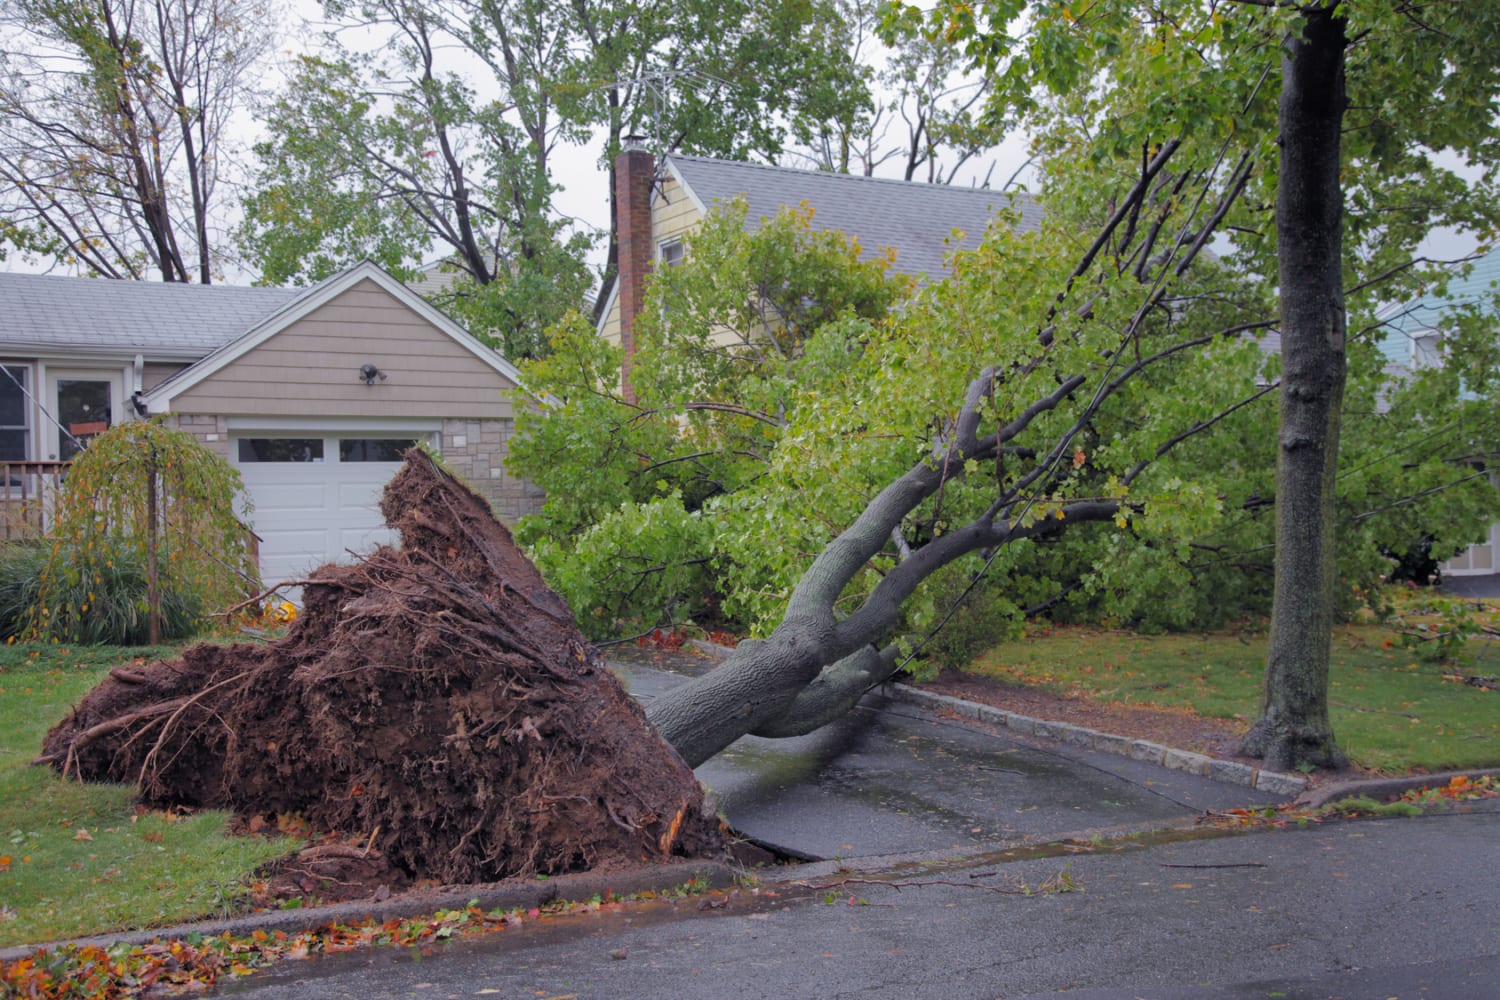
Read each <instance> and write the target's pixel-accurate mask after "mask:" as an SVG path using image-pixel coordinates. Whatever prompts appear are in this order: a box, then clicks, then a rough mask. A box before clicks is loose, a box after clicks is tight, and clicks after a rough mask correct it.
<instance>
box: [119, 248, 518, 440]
mask: <svg viewBox="0 0 1500 1000" xmlns="http://www.w3.org/2000/svg"><path fill="white" fill-rule="evenodd" d="M361 281H372V282H374V283H375V284H376V285H377V286H379V287H380V288H381V289H382V290H384V291H385V292H387V293H388V294H390V295H391V297H392V298H394V299H396V300H397V301H398V302H400V303H401V304H402V305H404V306H406V307H407V308H409V309H411V310H412V311H413V312H415V313H416V314H417V315H419V316H421V317H422V318H423V319H425V320H426V321H427V322H429V323H431V324H432V325H433V326H434V327H436V328H437V329H438V330H439V331H441V332H442V333H445V334H447V335H448V336H449V337H450V338H451V339H452V340H453V341H454V342H455V343H457V344H458V345H459V346H460V347H462V348H464V349H465V350H467V351H468V352H469V353H470V354H472V355H474V357H476V358H478V359H479V360H480V361H482V362H484V363H485V364H486V365H488V366H489V367H490V368H492V369H494V370H495V371H496V372H498V373H500V374H501V375H503V376H504V377H505V378H507V379H509V380H510V381H511V382H513V383H514V384H515V385H516V387H517V388H518V389H520V390H521V391H522V392H525V387H524V386H523V385H522V384H521V373H520V372H519V371H517V370H516V367H515V366H514V365H512V364H511V363H510V362H509V361H506V360H505V359H504V358H502V357H501V356H500V355H499V354H496V353H495V352H494V351H492V350H490V349H489V348H488V347H486V346H484V345H483V344H481V343H480V342H479V340H478V339H477V338H475V337H474V336H473V335H472V334H470V333H469V332H468V331H467V330H465V329H464V328H463V327H461V326H459V325H458V324H457V323H455V322H454V321H453V320H451V319H449V318H448V317H447V316H446V315H444V314H443V313H442V312H441V311H440V310H438V309H436V308H435V307H433V306H432V304H431V303H429V302H427V301H426V300H425V299H423V298H422V297H421V296H419V295H417V294H416V293H415V292H413V291H412V290H411V289H410V288H408V287H406V286H405V285H403V284H402V283H401V282H399V281H397V280H396V279H395V278H393V277H391V275H390V274H388V273H387V272H386V271H385V270H384V269H383V268H381V267H379V266H378V265H376V264H373V263H371V262H370V261H367V260H366V261H361V262H360V263H358V264H355V265H354V266H353V267H351V268H349V269H348V270H346V271H344V272H342V273H341V274H337V275H334V276H333V277H332V278H329V279H328V280H327V281H324V282H322V283H321V284H318V285H314V286H313V287H312V288H310V289H308V291H307V292H306V293H305V294H303V295H300V296H298V297H297V298H296V299H293V300H292V301H291V302H290V303H288V304H287V305H285V306H283V307H282V308H281V309H279V310H277V311H276V312H275V313H272V314H271V316H270V317H268V318H267V319H264V320H262V321H261V322H259V323H257V324H256V325H255V326H253V327H251V328H250V329H249V330H248V331H246V332H245V333H244V334H242V335H241V336H239V337H237V338H236V339H235V340H233V341H231V342H230V343H228V344H226V345H224V346H223V347H221V348H219V349H218V350H217V351H214V352H213V353H212V354H209V355H208V356H207V357H204V358H203V359H202V360H200V361H198V362H197V363H196V364H193V365H191V366H190V367H188V368H184V369H183V370H182V371H180V372H177V373H176V374H174V375H173V376H172V377H170V378H168V379H167V380H166V381H165V382H162V383H161V384H160V385H158V386H157V387H156V388H154V389H152V390H151V391H150V392H148V393H146V396H145V399H146V404H147V405H148V406H150V407H151V408H152V410H153V411H156V412H165V413H170V412H171V409H172V400H173V399H175V398H176V397H177V396H179V395H181V394H182V393H184V392H186V391H187V390H189V389H191V388H193V387H194V386H196V385H198V384H199V383H200V382H202V381H203V380H204V379H206V378H208V377H209V376H211V375H214V374H215V373H217V372H219V371H222V370H223V369H224V368H226V367H228V366H229V365H231V364H233V363H234V362H236V361H238V360H239V359H240V358H242V357H244V356H245V355H246V354H248V353H250V352H251V351H253V350H254V349H255V348H257V347H259V346H260V345H261V344H264V343H265V342H266V341H268V340H270V339H271V338H272V337H274V336H276V334H278V333H280V332H281V331H282V330H285V329H286V328H287V327H289V326H291V325H292V324H293V323H296V322H297V321H298V320H300V319H303V318H304V317H306V316H308V315H309V314H311V313H312V312H314V311H315V310H317V309H319V308H321V307H323V306H325V305H327V304H328V303H329V302H331V301H332V300H333V299H334V298H336V297H337V296H339V295H342V294H343V293H344V292H347V291H348V290H349V289H351V288H353V287H354V286H355V285H357V284H359V283H360V282H361ZM528 395H529V394H528Z"/></svg>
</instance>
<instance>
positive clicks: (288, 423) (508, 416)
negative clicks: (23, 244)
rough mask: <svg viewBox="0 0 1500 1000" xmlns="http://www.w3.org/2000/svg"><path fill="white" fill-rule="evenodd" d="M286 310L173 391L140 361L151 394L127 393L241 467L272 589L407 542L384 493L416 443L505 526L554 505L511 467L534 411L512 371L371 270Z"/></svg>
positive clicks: (202, 307) (366, 266) (252, 327)
mask: <svg viewBox="0 0 1500 1000" xmlns="http://www.w3.org/2000/svg"><path fill="white" fill-rule="evenodd" d="M208 287H210V288H212V287H215V286H208ZM237 301H238V300H236V299H235V298H234V297H233V296H230V297H228V298H226V297H224V296H221V295H220V296H214V297H212V298H209V297H200V298H195V299H194V300H193V301H192V303H188V304H184V306H183V308H186V306H187V305H191V306H192V308H193V310H194V312H193V313H192V314H191V315H193V316H196V315H208V314H210V313H211V312H212V311H213V309H214V308H221V309H222V310H224V311H232V310H233V307H234V305H235V303H236V302H237ZM256 301H257V302H258V301H259V299H257V300H256ZM278 302H279V304H277V303H271V304H270V305H269V306H268V308H271V309H272V311H271V312H270V313H267V312H265V310H264V309H262V310H261V311H259V312H258V313H256V314H255V315H254V316H253V317H249V316H247V317H245V326H244V328H243V332H241V333H240V334H239V335H237V336H235V337H233V338H232V339H230V340H228V341H227V342H224V343H223V344H222V346H220V347H219V348H217V349H215V350H213V351H212V352H211V353H209V354H206V355H204V356H202V357H200V358H199V359H198V360H197V361H195V362H193V363H192V364H190V365H188V366H187V367H185V368H181V369H179V370H176V371H173V372H171V373H170V374H169V375H167V376H166V377H165V378H161V381H153V379H154V378H160V377H161V375H162V372H161V370H160V369H159V368H158V369H153V368H152V366H151V365H150V364H149V363H148V362H147V361H146V359H145V358H144V357H141V358H137V359H136V364H135V366H134V367H132V368H131V369H130V374H131V377H132V378H133V379H135V380H137V382H138V384H140V385H141V387H142V391H141V393H139V394H138V395H134V396H131V397H123V398H130V399H131V400H132V402H133V404H134V406H133V407H132V408H133V409H134V410H135V411H136V412H138V413H143V414H145V413H149V414H151V415H153V416H155V415H161V417H162V418H163V419H165V420H166V421H167V422H168V423H169V425H170V426H173V427H175V428H176V429H178V430H180V431H183V432H184V433H187V434H190V435H192V437H193V438H194V439H195V440H197V441H198V442H199V443H201V444H202V445H203V446H204V447H205V448H207V449H208V450H210V451H212V452H213V453H214V454H216V455H218V456H219V457H220V458H222V459H224V460H225V461H226V462H228V463H229V464H231V465H232V466H234V467H235V468H236V469H237V470H238V471H239V473H240V476H241V478H242V480H243V482H244V485H245V490H246V493H247V494H248V499H249V500H250V502H251V503H252V504H254V511H253V512H252V513H251V515H250V526H251V527H252V528H253V529H254V531H255V533H256V534H257V535H259V536H260V539H261V541H260V557H261V558H260V563H261V567H260V568H261V578H262V580H263V581H264V582H265V583H266V584H267V585H268V586H269V585H271V584H274V583H277V582H279V581H283V580H298V579H302V578H304V577H306V576H307V573H308V571H309V570H312V569H315V568H317V567H318V566H322V565H324V564H326V563H329V562H349V561H351V560H352V559H354V558H355V556H354V555H353V553H364V552H368V551H370V550H371V549H372V548H374V547H375V546H377V545H380V544H382V543H388V542H393V541H395V539H394V538H393V537H392V536H391V533H390V532H389V531H388V530H387V529H386V528H385V527H384V524H383V521H382V518H381V516H380V510H379V503H380V494H381V491H382V489H383V488H384V487H385V484H386V483H387V482H389V481H390V478H391V476H392V475H393V474H394V473H395V472H396V470H397V469H398V468H400V464H401V455H402V453H403V452H404V451H406V449H407V448H409V447H411V445H412V444H413V443H418V444H424V445H427V446H430V447H432V448H434V449H436V450H438V451H440V452H441V454H442V458H443V463H444V465H445V466H446V467H447V468H448V469H449V470H450V471H451V472H453V473H454V474H455V475H457V476H459V477H461V479H462V480H463V482H464V483H465V485H467V486H468V487H469V488H470V489H472V490H474V492H476V493H477V494H479V495H480V496H481V497H483V498H484V499H485V501H486V502H488V503H489V504H490V507H491V509H492V510H493V511H494V513H495V514H496V515H497V516H498V517H501V518H504V519H506V520H511V521H513V520H515V519H516V518H519V517H523V516H525V515H526V514H528V513H531V512H533V511H535V510H537V509H539V508H540V505H541V502H542V495H541V492H540V491H539V490H537V489H536V487H534V486H532V485H531V484H530V483H527V482H526V481H524V480H522V479H520V478H518V477H516V476H514V475H512V474H511V473H510V472H509V471H508V470H507V468H506V464H505V462H506V457H507V455H508V452H509V447H510V441H511V438H512V436H513V435H514V433H515V422H514V418H515V411H516V409H517V408H518V407H529V406H532V405H534V404H535V401H533V400H531V399H530V397H529V396H527V394H526V393H525V391H524V390H522V389H521V387H520V373H519V372H518V371H516V369H515V368H514V367H513V366H512V365H511V364H510V362H508V361H506V360H505V359H504V358H502V357H501V356H500V355H498V354H496V353H495V352H494V351H493V350H491V349H490V348H489V347H487V346H485V345H484V344H482V343H480V342H479V340H477V339H476V338H475V337H474V336H472V335H471V334H469V333H468V331H466V330H464V329H463V327H461V326H459V325H458V324H457V323H455V322H453V320H451V319H450V318H448V317H447V316H444V315H443V314H442V313H441V312H440V311H438V310H437V309H435V308H433V306H432V305H431V303H428V302H426V301H425V300H423V299H422V298H421V296H419V295H417V294H416V293H415V292H413V291H412V290H411V289H410V288H407V287H406V286H405V285H403V284H402V283H401V282H399V281H397V280H396V279H395V278H394V277H392V276H391V275H390V274H388V273H386V272H385V271H382V270H381V269H380V268H378V267H376V266H375V265H374V264H371V263H369V262H368V261H366V262H364V263H361V264H357V265H355V266H354V267H352V268H350V269H349V270H347V271H345V272H343V273H341V274H339V275H336V276H334V277H332V278H329V279H328V280H327V281H324V282H322V283H321V284H318V285H314V286H312V287H310V288H308V289H306V290H305V291H303V292H300V293H297V294H295V296H294V297H293V298H292V299H291V300H289V301H288V300H285V299H280V300H278ZM170 304H171V303H170V302H169V303H167V305H170ZM163 308H165V306H164V307H163ZM190 318H191V317H189V319H190ZM101 322H102V320H101ZM220 325H221V326H222V327H223V328H225V329H230V328H232V327H233V320H232V319H224V320H223V322H222V323H221V324H220ZM172 329H175V328H173V327H170V326H169V327H168V328H167V332H168V333H170V332H171V330H172ZM163 335H164V336H165V335H166V334H163ZM126 387H128V384H127V385H126V386H122V388H126Z"/></svg>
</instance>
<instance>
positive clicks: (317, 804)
mask: <svg viewBox="0 0 1500 1000" xmlns="http://www.w3.org/2000/svg"><path fill="white" fill-rule="evenodd" d="M382 511H383V512H384V514H385V516H386V519H387V521H388V523H389V524H390V525H391V526H392V527H395V528H397V529H398V530H399V531H400V533H401V543H402V544H401V547H400V549H393V548H381V549H378V550H377V551H375V552H374V553H372V554H371V555H370V556H368V557H367V558H365V559H364V560H362V561H361V562H359V563H357V564H355V565H352V566H327V567H324V568H322V569H320V570H318V571H317V572H315V573H314V574H312V577H311V578H310V579H309V580H307V581H305V583H304V586H303V599H304V602H305V607H304V611H303V613H302V614H301V615H300V616H299V617H298V619H297V621H296V622H295V623H294V624H293V625H292V626H291V628H290V629H289V631H288V634H287V635H286V636H285V637H284V638H282V639H280V640H277V641H275V642H271V643H268V644H264V645H247V644H242V645H234V646H220V645H210V644H203V645H198V646H195V647H192V648H190V649H188V650H187V651H186V652H185V653H184V655H183V657H182V659H180V660H175V661H171V662H164V663H157V664H153V665H151V666H149V667H147V668H144V669H140V670H116V671H114V672H113V674H112V676H111V677H109V678H108V679H106V680H105V681H104V682H103V683H101V684H100V685H99V686H98V687H97V688H96V689H95V690H94V691H92V692H91V693H90V694H89V695H88V696H87V697H86V698H85V699H84V700H83V702H82V703H81V704H80V705H79V706H78V707H77V709H76V710H75V711H74V712H73V713H72V714H71V715H70V716H69V717H68V718H67V719H65V720H64V721H63V722H61V723H60V724H59V725H58V726H56V727H55V728H54V729H53V730H52V731H51V732H50V733H49V734H48V736H47V739H46V742H45V744H44V746H43V752H42V757H41V758H40V759H41V760H42V761H45V762H48V763H50V764H52V766H54V767H55V768H57V769H58V770H60V771H62V772H63V773H64V774H68V775H74V776H77V777H80V778H83V779H85V780H91V781H98V780H104V781H115V782H125V783H130V784H135V785H136V786H137V787H138V789H139V794H140V798H141V800H142V801H143V802H144V803H146V804H149V805H152V806H161V807H174V806H184V805H186V806H205V807H214V808H223V809H230V810H233V811H235V812H237V813H240V814H248V815H266V814H273V815H274V814H282V813H300V814H302V815H303V816H304V817H306V819H307V820H308V821H309V822H310V823H311V824H312V825H313V826H314V827H315V828H320V829H324V830H331V831H338V832H340V833H344V834H351V835H352V834H359V835H360V836H361V838H362V839H365V838H368V842H369V843H371V844H372V845H373V846H374V847H375V848H377V849H378V850H379V851H380V852H381V853H382V854H383V855H384V856H385V857H386V859H387V860H388V861H390V862H391V863H392V864H393V865H394V866H395V867H396V868H397V869H399V870H400V871H402V872H404V873H405V874H407V875H411V876H417V877H424V878H432V879H438V880H441V881H444V882H475V881H486V880H491V879H498V878H503V877H507V876H512V875H524V874H529V873H532V872H545V873H555V872H561V871H567V870H575V869H581V868H594V867H598V866H601V865H609V864H625V863H630V864H636V863H640V862H643V861H652V860H657V859H664V858H667V857H671V856H674V855H686V856H702V855H705V854H710V853H713V852H716V851H719V850H721V849H722V848H723V844H724V838H723V835H722V831H721V828H720V826H719V822H718V819H717V817H716V816H715V815H714V814H713V812H712V810H711V809H709V808H708V807H707V806H706V805H705V800H704V796H703V792H702V789H701V787H700V786H699V785H698V782H697V781H696V779H695V778H694V777H693V774H692V772H691V771H690V770H689V769H688V768H687V767H686V766H685V765H684V764H683V762H682V760H681V759H680V758H679V757H678V756H677V755H676V754H674V753H673V752H672V751H671V750H670V749H669V748H668V747H667V746H665V745H664V744H663V743H662V742H661V741H660V740H659V739H656V738H655V737H654V735H653V734H652V732H651V727H650V726H649V724H648V723H647V722H646V720H645V717H644V715H643V714H642V712H641V709H640V708H639V706H638V705H637V704H636V703H635V701H634V700H632V699H631V698H630V697H629V695H627V694H626V693H625V691H624V689H623V688H622V687H621V686H620V684H619V682H618V681H617V680H615V679H614V677H613V676H612V675H611V674H610V673H609V672H608V671H607V670H605V669H604V668H603V666H602V664H601V663H600V661H599V659H598V655H597V653H596V652H595V651H594V649H593V647H592V646H590V645H589V644H588V642H587V641H586V640H585V639H584V638H583V637H582V636H581V635H579V633H578V631H577V629H576V628H575V627H574V624H573V619H572V615H571V614H570V612H569V611H568V607H567V604H566V603H565V602H564V601H563V600H562V599H561V598H559V597H558V596H557V595H556V594H555V593H553V592H552V591H551V590H549V589H548V588H547V586H546V585H545V584H544V583H543V581H542V579H541V577H540V575H539V574H538V573H537V572H536V569H535V567H533V566H532V565H531V563H530V562H529V561H528V560H527V559H526V558H525V556H524V555H522V554H521V552H520V551H519V550H518V549H517V548H516V547H515V545H514V544H513V543H512V541H511V538H510V533H509V532H508V531H507V530H506V529H505V528H504V527H503V526H502V525H500V524H499V523H498V522H497V521H495V519H494V518H493V517H492V516H491V514H490V512H489V508H488V506H487V505H486V504H485V503H484V501H483V500H481V499H480V498H478V497H477V496H475V495H474V494H473V493H472V492H470V491H469V490H467V489H465V488H464V487H463V486H461V485H459V484H458V483H456V482H455V481H454V480H453V479H452V477H450V476H449V475H448V474H447V473H445V472H443V471H442V470H441V469H439V468H438V467H437V466H436V464H435V463H434V462H433V461H432V459H431V458H430V457H428V456H427V455H426V454H425V453H422V452H419V451H414V452H412V453H410V454H409V455H408V457H407V462H406V465H405V467H404V468H403V469H402V471H401V472H400V473H398V474H397V476H396V478H395V479H394V480H393V481H392V483H391V484H390V486H389V487H387V490H386V493H385V496H384V499H383V501H382Z"/></svg>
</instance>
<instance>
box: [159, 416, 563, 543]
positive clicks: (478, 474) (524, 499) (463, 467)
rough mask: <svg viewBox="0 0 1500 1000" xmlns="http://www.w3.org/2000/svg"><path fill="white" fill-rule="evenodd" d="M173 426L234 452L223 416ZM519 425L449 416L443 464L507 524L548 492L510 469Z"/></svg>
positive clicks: (536, 506) (531, 510) (181, 419)
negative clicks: (510, 451) (508, 459)
mask: <svg viewBox="0 0 1500 1000" xmlns="http://www.w3.org/2000/svg"><path fill="white" fill-rule="evenodd" d="M171 422H172V424H173V425H174V426H176V428H177V429H178V430H180V431H183V432H185V433H187V434H191V435H192V436H193V437H194V438H196V439H197V440H198V443H199V444H201V445H203V446H204V447H205V448H207V449H208V450H209V451H212V452H213V453H214V454H215V455H218V456H219V457H220V458H222V459H224V460H225V461H230V460H231V459H230V455H229V424H228V421H227V420H225V419H224V418H223V417H221V416H211V415H201V414H189V413H180V414H175V415H174V416H173V417H172V420H171ZM514 431H515V424H514V422H513V421H511V420H509V419H505V420H444V421H443V431H442V435H443V440H442V443H441V446H440V448H441V453H442V456H443V462H444V464H446V465H447V466H448V468H450V469H452V470H453V471H454V472H455V473H457V474H458V476H459V478H461V479H462V480H463V481H464V482H465V483H467V484H468V485H469V486H470V487H471V488H472V489H473V490H474V492H476V493H478V494H479V495H480V496H482V497H484V498H485V499H486V500H488V501H489V502H490V508H491V509H492V510H494V512H495V516H497V517H498V518H500V520H502V521H504V522H505V523H506V524H508V525H509V524H514V523H515V521H516V520H517V519H518V518H520V517H523V516H524V515H526V514H535V513H537V512H538V511H540V510H541V509H542V500H543V497H544V495H543V493H542V491H541V490H540V489H538V488H537V487H535V486H533V485H531V484H530V483H528V482H526V480H524V479H521V478H520V477H518V476H514V475H512V474H511V473H510V470H508V469H506V468H505V455H506V452H507V451H508V449H509V447H510V437H511V434H513V433H514Z"/></svg>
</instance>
